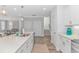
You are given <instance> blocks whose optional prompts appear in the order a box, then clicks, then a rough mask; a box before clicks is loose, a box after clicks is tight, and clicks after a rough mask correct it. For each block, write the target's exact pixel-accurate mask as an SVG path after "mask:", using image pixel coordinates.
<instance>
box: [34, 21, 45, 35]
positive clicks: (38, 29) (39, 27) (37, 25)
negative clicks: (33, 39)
mask: <svg viewBox="0 0 79 59" xmlns="http://www.w3.org/2000/svg"><path fill="white" fill-rule="evenodd" d="M33 31H34V32H35V36H43V33H44V27H43V22H42V21H41V20H35V21H33Z"/></svg>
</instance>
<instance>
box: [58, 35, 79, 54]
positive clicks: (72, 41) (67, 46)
mask: <svg viewBox="0 0 79 59" xmlns="http://www.w3.org/2000/svg"><path fill="white" fill-rule="evenodd" d="M59 36H60V39H61V43H62V45H61V48H60V50H61V51H62V52H63V53H79V37H73V35H71V36H67V35H59Z"/></svg>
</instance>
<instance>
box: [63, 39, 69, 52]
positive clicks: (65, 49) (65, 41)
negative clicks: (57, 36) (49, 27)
mask: <svg viewBox="0 0 79 59" xmlns="http://www.w3.org/2000/svg"><path fill="white" fill-rule="evenodd" d="M63 52H64V53H70V52H71V40H70V39H68V38H63Z"/></svg>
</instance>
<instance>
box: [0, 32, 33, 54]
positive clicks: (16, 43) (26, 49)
mask: <svg viewBox="0 0 79 59" xmlns="http://www.w3.org/2000/svg"><path fill="white" fill-rule="evenodd" d="M27 34H29V35H26V36H22V37H20V36H16V35H15V34H13V35H9V36H4V37H0V53H31V52H32V48H33V44H34V35H33V32H29V33H27Z"/></svg>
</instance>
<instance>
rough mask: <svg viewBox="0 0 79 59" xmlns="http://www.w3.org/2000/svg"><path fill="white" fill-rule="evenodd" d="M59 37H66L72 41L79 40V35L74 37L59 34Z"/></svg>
mask: <svg viewBox="0 0 79 59" xmlns="http://www.w3.org/2000/svg"><path fill="white" fill-rule="evenodd" d="M59 35H60V36H63V37H65V38H68V39H70V40H76V39H79V35H75V34H73V35H66V34H59Z"/></svg>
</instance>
